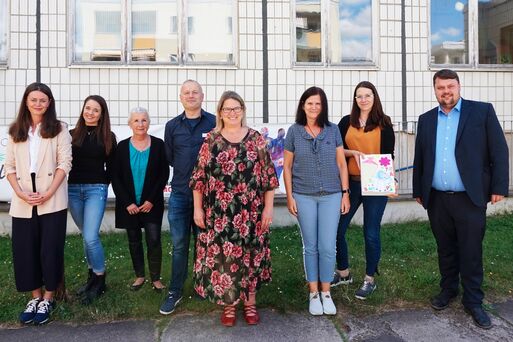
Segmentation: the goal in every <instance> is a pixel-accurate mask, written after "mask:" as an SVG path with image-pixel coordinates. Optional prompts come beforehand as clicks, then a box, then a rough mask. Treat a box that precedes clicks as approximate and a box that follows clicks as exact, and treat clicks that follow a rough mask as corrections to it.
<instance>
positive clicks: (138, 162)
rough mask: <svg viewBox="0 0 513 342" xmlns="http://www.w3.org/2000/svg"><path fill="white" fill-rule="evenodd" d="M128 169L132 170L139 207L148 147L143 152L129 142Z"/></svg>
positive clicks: (148, 152) (148, 154)
mask: <svg viewBox="0 0 513 342" xmlns="http://www.w3.org/2000/svg"><path fill="white" fill-rule="evenodd" d="M129 145H130V167H131V168H132V178H133V179H134V189H135V200H136V201H137V203H136V204H137V205H141V204H142V203H141V195H142V190H143V186H144V177H146V166H148V158H149V156H150V147H148V148H147V149H145V150H144V151H139V150H138V149H136V148H135V147H134V146H133V145H132V142H131V141H130V144H129Z"/></svg>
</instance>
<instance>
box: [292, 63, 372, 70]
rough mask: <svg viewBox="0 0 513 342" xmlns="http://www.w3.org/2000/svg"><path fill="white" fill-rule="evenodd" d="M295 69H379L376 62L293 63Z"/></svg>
mask: <svg viewBox="0 0 513 342" xmlns="http://www.w3.org/2000/svg"><path fill="white" fill-rule="evenodd" d="M292 69H294V70H330V71H345V70H350V71H357V70H362V71H369V70H370V71H378V70H380V68H379V66H377V65H376V64H338V65H320V64H293V65H292Z"/></svg>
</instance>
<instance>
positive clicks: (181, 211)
mask: <svg viewBox="0 0 513 342" xmlns="http://www.w3.org/2000/svg"><path fill="white" fill-rule="evenodd" d="M193 213H194V206H193V202H192V195H190V196H188V195H186V194H181V193H175V192H171V196H170V197H169V207H168V213H167V218H168V220H169V233H170V234H171V244H172V247H173V251H172V260H171V281H170V283H169V291H170V292H174V293H178V294H181V293H182V291H183V285H184V283H185V280H186V279H187V271H188V269H187V268H188V265H187V264H188V261H189V244H190V240H191V232H192V233H193V234H194V236H196V232H197V231H198V228H197V227H196V225H195V224H194V220H193Z"/></svg>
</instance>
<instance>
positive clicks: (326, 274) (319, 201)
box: [292, 192, 342, 283]
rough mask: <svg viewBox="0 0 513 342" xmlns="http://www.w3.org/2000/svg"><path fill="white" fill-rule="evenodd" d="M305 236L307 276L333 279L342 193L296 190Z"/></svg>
mask: <svg viewBox="0 0 513 342" xmlns="http://www.w3.org/2000/svg"><path fill="white" fill-rule="evenodd" d="M292 196H293V197H294V199H295V200H296V206H297V213H298V214H297V219H298V221H299V227H300V229H301V237H302V238H303V259H304V264H305V272H306V280H307V281H308V282H316V281H320V282H322V283H329V282H330V281H331V280H332V279H333V267H334V266H335V256H336V243H335V242H336V237H337V223H338V219H339V217H340V204H341V201H342V193H341V192H337V193H335V194H330V195H325V196H310V195H300V194H296V193H293V194H292Z"/></svg>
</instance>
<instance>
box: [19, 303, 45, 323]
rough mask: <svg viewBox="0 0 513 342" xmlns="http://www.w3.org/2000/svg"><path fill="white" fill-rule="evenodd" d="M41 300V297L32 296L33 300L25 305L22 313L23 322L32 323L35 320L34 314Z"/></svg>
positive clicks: (21, 319)
mask: <svg viewBox="0 0 513 342" xmlns="http://www.w3.org/2000/svg"><path fill="white" fill-rule="evenodd" d="M41 300H42V299H41V298H32V299H31V300H29V302H28V303H27V306H26V307H25V311H23V312H22V313H20V322H21V323H23V324H30V323H32V321H34V316H35V315H36V312H37V306H38V304H39V302H40V301H41Z"/></svg>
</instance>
